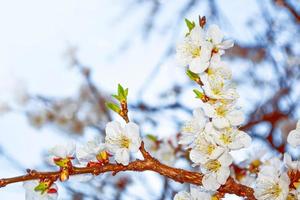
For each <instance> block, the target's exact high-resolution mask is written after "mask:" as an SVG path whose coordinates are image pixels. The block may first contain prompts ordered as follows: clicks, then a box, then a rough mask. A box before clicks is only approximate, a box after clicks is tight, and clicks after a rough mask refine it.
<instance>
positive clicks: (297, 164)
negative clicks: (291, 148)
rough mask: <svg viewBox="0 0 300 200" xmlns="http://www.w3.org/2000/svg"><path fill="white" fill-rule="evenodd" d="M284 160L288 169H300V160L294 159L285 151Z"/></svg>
mask: <svg viewBox="0 0 300 200" xmlns="http://www.w3.org/2000/svg"><path fill="white" fill-rule="evenodd" d="M283 161H284V164H285V165H286V167H287V168H288V169H292V170H300V161H299V160H296V161H293V160H292V157H291V155H290V154H288V153H284V156H283Z"/></svg>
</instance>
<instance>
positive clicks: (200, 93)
mask: <svg viewBox="0 0 300 200" xmlns="http://www.w3.org/2000/svg"><path fill="white" fill-rule="evenodd" d="M193 91H194V93H195V94H196V98H199V99H202V98H203V97H204V94H203V93H202V92H200V91H199V90H197V89H194V90H193Z"/></svg>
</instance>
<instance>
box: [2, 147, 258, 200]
mask: <svg viewBox="0 0 300 200" xmlns="http://www.w3.org/2000/svg"><path fill="white" fill-rule="evenodd" d="M140 151H141V153H142V155H143V157H144V160H136V161H133V162H131V163H129V164H128V165H126V166H125V165H121V164H110V163H109V164H106V165H103V166H90V167H74V168H73V170H72V172H70V174H69V175H70V176H74V175H80V174H93V175H100V174H103V173H106V172H112V174H113V175H116V174H117V173H118V172H121V171H138V172H142V171H153V172H157V173H159V174H160V175H162V176H165V177H168V178H170V179H172V180H174V181H176V182H180V183H190V184H194V185H202V182H201V181H202V177H203V174H201V173H198V172H192V171H188V170H184V169H178V168H173V167H170V166H167V165H165V164H162V163H161V162H159V161H158V160H157V159H155V158H153V157H152V156H151V155H150V153H149V152H147V151H146V150H145V148H144V143H142V145H141V147H140ZM27 172H28V174H26V175H23V176H18V177H13V178H4V179H0V187H4V186H6V185H9V184H12V183H17V182H24V181H30V180H45V179H48V180H52V181H56V180H58V179H59V177H60V175H61V171H54V172H38V171H35V170H27ZM218 191H219V192H220V193H224V194H225V193H231V194H236V195H238V196H242V197H247V198H248V199H249V200H254V199H255V198H254V196H253V189H251V188H249V187H247V186H244V185H241V184H238V183H236V182H235V181H234V180H233V179H232V178H229V179H228V180H227V182H226V184H225V185H223V186H222V187H221V188H220V189H219V190H218Z"/></svg>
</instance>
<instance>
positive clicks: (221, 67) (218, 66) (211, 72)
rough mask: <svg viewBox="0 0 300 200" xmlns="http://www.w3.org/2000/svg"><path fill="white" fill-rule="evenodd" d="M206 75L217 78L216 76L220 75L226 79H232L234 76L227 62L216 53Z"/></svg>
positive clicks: (209, 77)
mask: <svg viewBox="0 0 300 200" xmlns="http://www.w3.org/2000/svg"><path fill="white" fill-rule="evenodd" d="M206 75H207V76H208V79H215V77H219V78H221V79H224V80H230V79H231V77H232V73H231V70H230V69H229V68H228V66H227V65H226V63H224V62H223V61H221V59H220V56H218V55H214V56H213V57H212V59H211V61H210V65H209V67H208V69H207V73H206Z"/></svg>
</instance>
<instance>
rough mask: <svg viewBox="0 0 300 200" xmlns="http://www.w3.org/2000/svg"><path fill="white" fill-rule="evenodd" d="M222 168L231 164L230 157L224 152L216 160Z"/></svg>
mask: <svg viewBox="0 0 300 200" xmlns="http://www.w3.org/2000/svg"><path fill="white" fill-rule="evenodd" d="M218 160H219V161H220V163H221V164H222V166H223V167H225V166H229V165H231V163H232V157H231V155H230V154H229V153H227V152H225V153H223V155H222V156H221V157H220V158H219V159H218Z"/></svg>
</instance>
